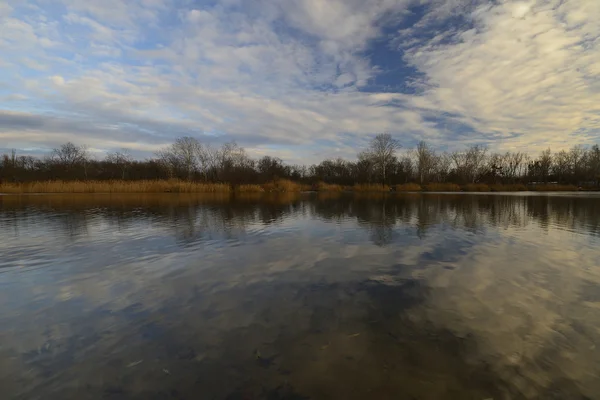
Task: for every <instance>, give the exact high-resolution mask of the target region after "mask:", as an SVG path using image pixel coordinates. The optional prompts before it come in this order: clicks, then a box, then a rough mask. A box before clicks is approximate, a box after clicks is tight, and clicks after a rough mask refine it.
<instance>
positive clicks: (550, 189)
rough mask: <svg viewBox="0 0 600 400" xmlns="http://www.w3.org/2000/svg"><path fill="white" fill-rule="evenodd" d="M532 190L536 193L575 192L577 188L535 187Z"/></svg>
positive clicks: (563, 186) (568, 186)
mask: <svg viewBox="0 0 600 400" xmlns="http://www.w3.org/2000/svg"><path fill="white" fill-rule="evenodd" d="M530 189H531V190H534V191H536V192H573V191H577V190H578V189H577V186H573V185H533V186H531V187H530Z"/></svg>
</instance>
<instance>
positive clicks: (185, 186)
mask: <svg viewBox="0 0 600 400" xmlns="http://www.w3.org/2000/svg"><path fill="white" fill-rule="evenodd" d="M230 190H231V186H230V185H228V184H225V183H196V182H186V181H178V180H168V181H167V180H145V181H69V182H65V181H46V182H29V183H3V184H1V185H0V193H228V192H229V191H230Z"/></svg>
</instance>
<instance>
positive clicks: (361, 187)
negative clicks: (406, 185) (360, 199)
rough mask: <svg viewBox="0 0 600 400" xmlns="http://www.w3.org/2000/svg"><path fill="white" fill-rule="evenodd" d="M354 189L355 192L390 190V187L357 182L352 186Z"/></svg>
mask: <svg viewBox="0 0 600 400" xmlns="http://www.w3.org/2000/svg"><path fill="white" fill-rule="evenodd" d="M352 191H354V192H389V191H390V187H389V186H387V185H379V184H372V183H366V184H356V185H354V186H352Z"/></svg>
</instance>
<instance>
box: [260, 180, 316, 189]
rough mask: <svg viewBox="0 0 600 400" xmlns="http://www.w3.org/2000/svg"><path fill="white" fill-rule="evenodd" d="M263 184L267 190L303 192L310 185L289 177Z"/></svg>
mask: <svg viewBox="0 0 600 400" xmlns="http://www.w3.org/2000/svg"><path fill="white" fill-rule="evenodd" d="M261 186H262V188H263V190H264V191H265V192H301V191H303V190H308V189H309V186H308V185H302V184H300V183H297V182H294V181H290V180H289V179H278V180H276V181H273V182H267V183H264V184H263V185H261Z"/></svg>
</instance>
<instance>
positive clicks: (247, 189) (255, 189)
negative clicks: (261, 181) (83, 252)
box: [235, 185, 265, 193]
mask: <svg viewBox="0 0 600 400" xmlns="http://www.w3.org/2000/svg"><path fill="white" fill-rule="evenodd" d="M235 191H236V192H239V193H264V192H265V189H264V188H263V187H262V186H260V185H239V186H236V187H235Z"/></svg>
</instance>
